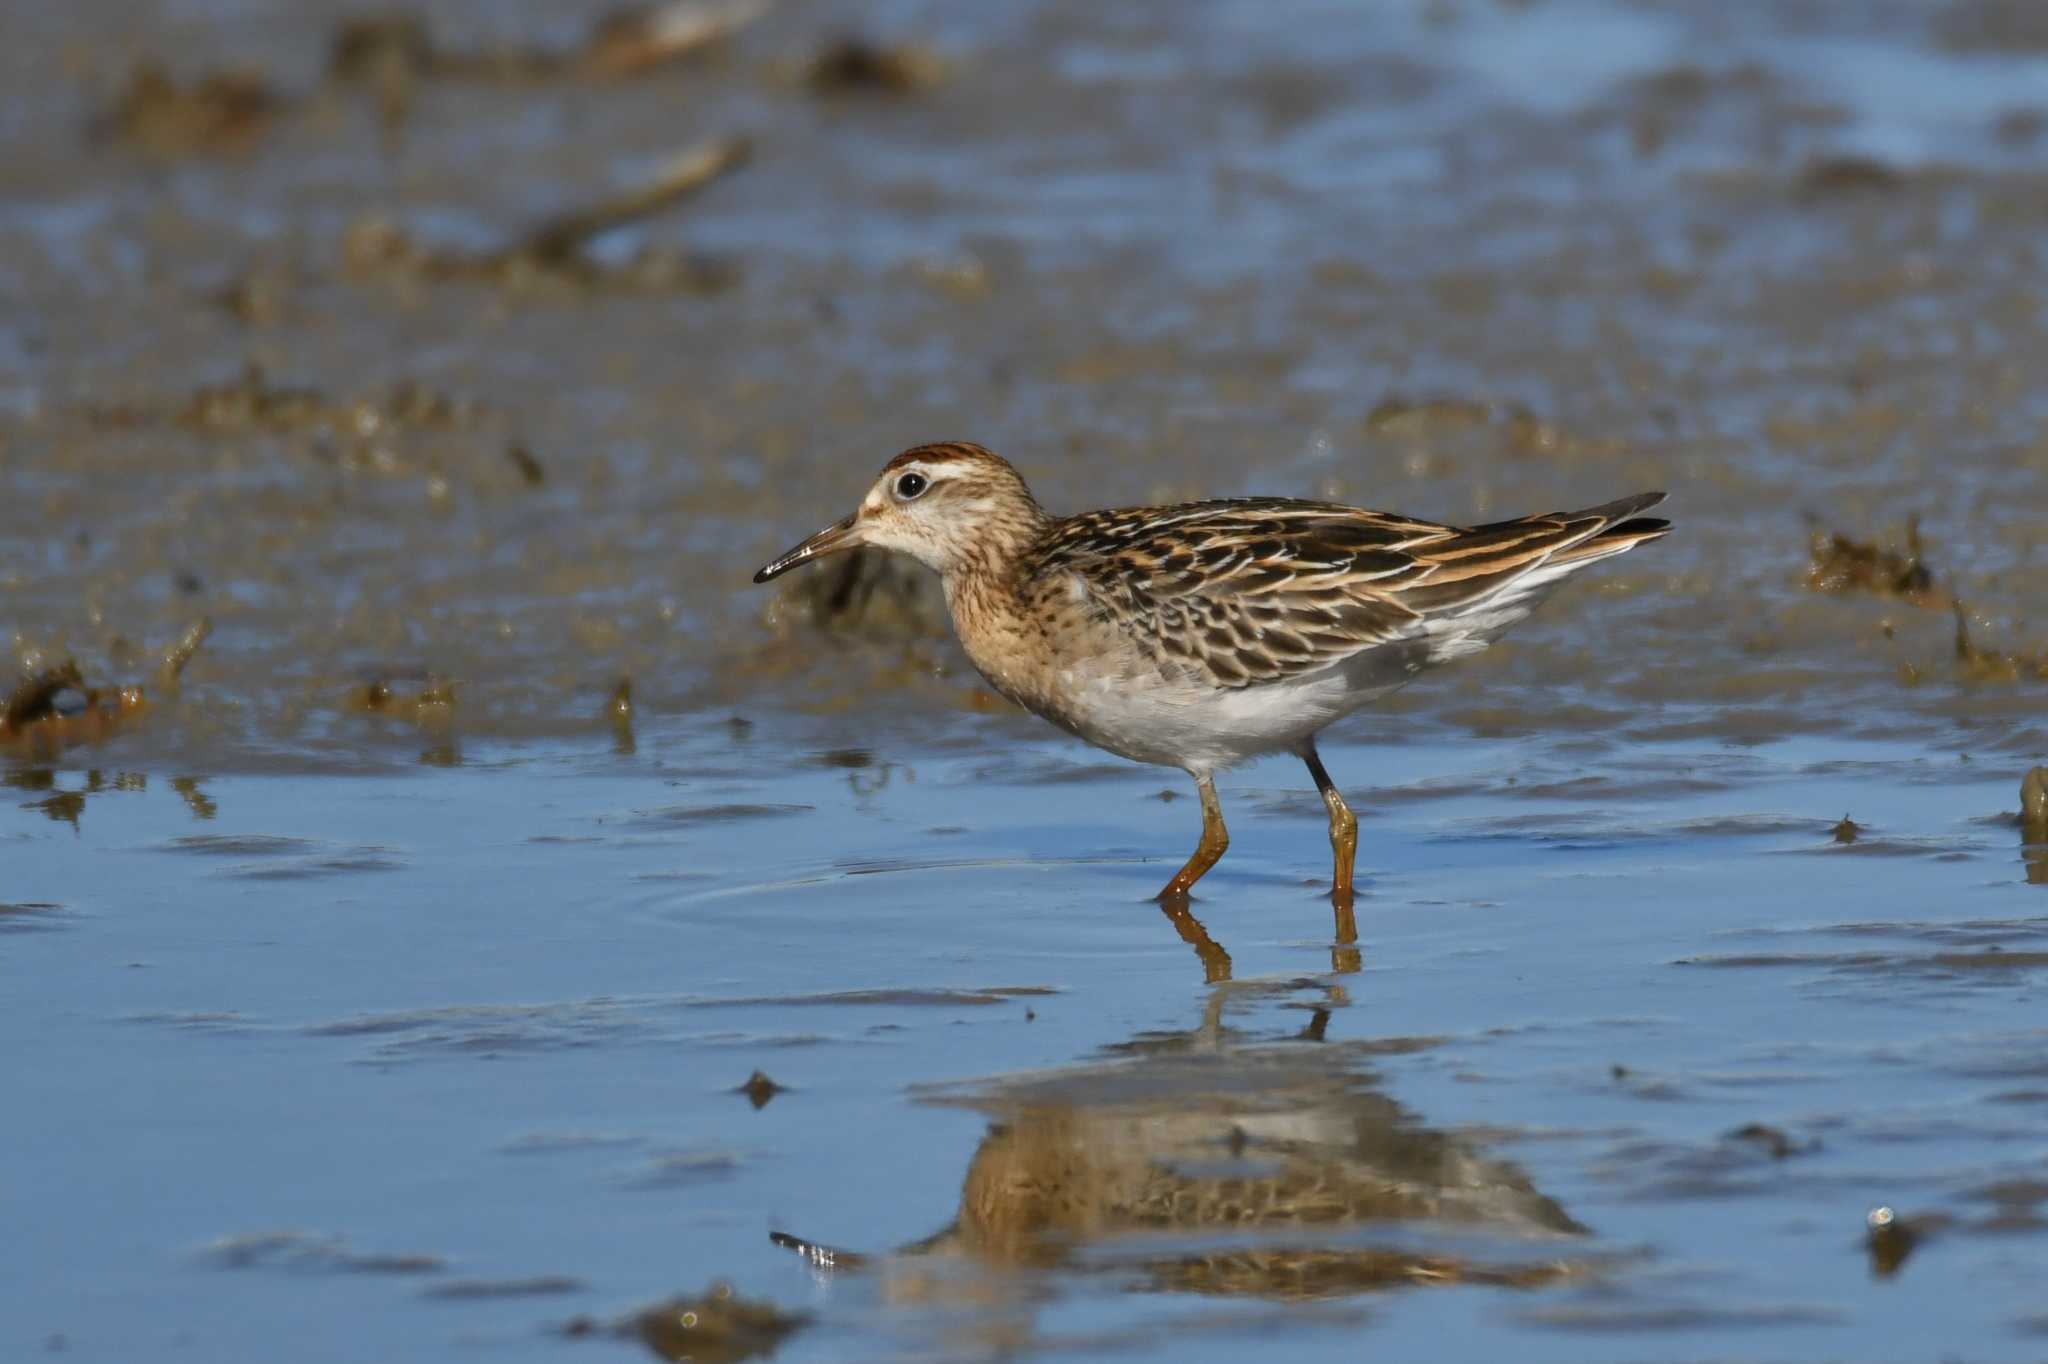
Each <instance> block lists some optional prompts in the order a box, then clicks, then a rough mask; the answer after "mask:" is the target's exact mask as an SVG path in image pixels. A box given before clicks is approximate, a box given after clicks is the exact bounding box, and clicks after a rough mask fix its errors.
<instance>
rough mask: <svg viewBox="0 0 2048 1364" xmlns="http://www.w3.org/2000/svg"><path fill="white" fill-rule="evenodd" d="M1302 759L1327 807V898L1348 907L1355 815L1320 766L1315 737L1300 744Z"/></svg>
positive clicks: (1354, 853)
mask: <svg viewBox="0 0 2048 1364" xmlns="http://www.w3.org/2000/svg"><path fill="white" fill-rule="evenodd" d="M1301 758H1302V761H1303V762H1305V763H1307V764H1308V774H1309V775H1310V776H1311V777H1314V778H1315V781H1316V790H1318V791H1320V792H1322V793H1323V804H1324V805H1327V806H1328V807H1329V809H1330V853H1331V857H1332V862H1333V866H1332V869H1331V872H1330V898H1331V899H1332V900H1334V901H1338V902H1340V903H1341V906H1342V908H1344V909H1349V908H1350V907H1351V873H1352V867H1353V864H1355V863H1356V862H1357V860H1358V818H1357V816H1355V815H1353V814H1352V813H1351V807H1350V806H1348V805H1346V804H1345V803H1344V796H1343V793H1342V792H1340V791H1338V789H1337V783H1335V782H1333V781H1331V780H1330V774H1329V772H1328V771H1327V770H1326V769H1325V768H1324V767H1323V760H1322V757H1321V755H1320V754H1318V753H1317V752H1316V741H1315V740H1314V739H1310V740H1309V741H1308V742H1306V743H1304V744H1303V745H1302V746H1301Z"/></svg>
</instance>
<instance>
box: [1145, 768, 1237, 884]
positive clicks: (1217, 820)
mask: <svg viewBox="0 0 2048 1364" xmlns="http://www.w3.org/2000/svg"><path fill="white" fill-rule="evenodd" d="M1195 790H1196V791H1197V792H1198V793H1199V794H1200V795H1201V797H1202V841H1201V842H1200V843H1197V844H1196V845H1195V855H1194V856H1193V857H1190V858H1189V859H1188V863H1187V865H1186V866H1184V867H1182V868H1181V869H1180V870H1179V871H1177V872H1175V873H1174V874H1173V879H1172V880H1171V881H1168V882H1167V883H1166V888H1165V889H1164V890H1162V891H1160V892H1159V898H1160V899H1161V900H1182V899H1186V898H1187V893H1188V891H1189V890H1191V889H1192V888H1193V887H1194V884H1195V882H1197V881H1199V880H1201V879H1202V876H1203V874H1204V873H1205V872H1207V871H1208V870H1209V868H1211V867H1213V866H1215V865H1216V859H1217V858H1219V857H1221V856H1223V850H1224V849H1225V848H1228V847H1229V846H1230V832H1229V830H1227V829H1225V828H1224V827H1223V806H1222V805H1221V804H1219V803H1218V802H1217V800H1216V783H1215V781H1214V780H1212V779H1211V778H1209V777H1207V776H1200V777H1196V778H1195Z"/></svg>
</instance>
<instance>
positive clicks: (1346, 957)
mask: <svg viewBox="0 0 2048 1364" xmlns="http://www.w3.org/2000/svg"><path fill="white" fill-rule="evenodd" d="M1330 905H1331V908H1332V910H1333V911H1334V912H1335V914H1334V923H1333V931H1332V935H1331V941H1330V970H1331V971H1333V972H1335V973H1336V974H1338V975H1350V974H1353V973H1355V972H1357V971H1358V970H1360V969H1361V968H1362V967H1363V966H1364V962H1365V958H1364V954H1363V953H1362V952H1360V950H1359V947H1358V918H1357V916H1356V915H1355V914H1354V913H1353V912H1352V905H1351V895H1350V893H1349V892H1339V893H1337V894H1333V895H1332V896H1331V897H1330ZM1159 908H1160V911H1161V912H1162V913H1164V914H1165V915H1166V921H1167V922H1168V923H1170V924H1172V925H1173V931H1174V932H1176V933H1178V934H1179V935H1180V940H1181V941H1182V942H1184V943H1186V944H1187V945H1188V946H1189V947H1192V948H1194V949H1195V955H1196V956H1197V957H1199V958H1200V959H1201V962H1202V981H1203V983H1204V984H1207V985H1221V984H1223V983H1224V982H1226V981H1228V980H1229V979H1230V953H1229V952H1228V951H1226V950H1225V949H1224V947H1223V945H1222V944H1221V943H1219V942H1217V941H1216V940H1215V939H1214V938H1212V937H1210V936H1209V930H1208V929H1206V928H1204V927H1203V926H1202V921H1201V920H1200V919H1197V918H1196V917H1195V916H1194V914H1193V913H1192V912H1191V911H1190V910H1189V908H1188V897H1187V896H1185V895H1176V896H1161V897H1160V900H1159Z"/></svg>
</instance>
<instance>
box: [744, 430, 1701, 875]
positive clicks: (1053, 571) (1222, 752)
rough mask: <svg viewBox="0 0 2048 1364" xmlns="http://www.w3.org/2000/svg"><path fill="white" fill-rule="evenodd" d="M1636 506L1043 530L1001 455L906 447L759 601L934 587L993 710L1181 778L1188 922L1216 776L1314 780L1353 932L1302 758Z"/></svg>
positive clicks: (1649, 497)
mask: <svg viewBox="0 0 2048 1364" xmlns="http://www.w3.org/2000/svg"><path fill="white" fill-rule="evenodd" d="M1664 497H1665V495H1664V494H1663V493H1661V492H1646V493H1638V494H1636V495H1634V496H1632V497H1623V498H1619V499H1617V500H1615V501H1613V502H1607V503H1603V504H1602V505H1600V506H1597V507H1588V508H1585V509H1584V510H1582V511H1570V512H1547V513H1543V514H1540V515H1535V516H1523V517H1517V518H1515V519H1514V520H1510V521H1496V522H1492V523H1490V524H1487V525H1480V526H1471V527H1462V526H1454V525H1445V524H1442V523H1439V522H1435V521H1426V520H1420V519H1417V518H1414V517H1408V516H1401V515H1396V514H1394V513H1390V512H1379V511H1368V510H1366V509H1364V508H1362V507H1351V506H1345V505H1342V504H1340V503H1334V502H1316V501H1306V500H1302V499H1299V498H1290V497H1227V498H1217V499H1212V500H1208V501H1200V502H1185V503H1179V504H1174V505H1167V506H1152V507H1128V508H1118V509H1112V510H1106V511H1090V512H1081V513H1078V514H1076V515H1072V516H1055V515H1053V514H1051V513H1049V512H1047V511H1046V510H1045V509H1044V508H1043V507H1041V506H1040V505H1039V503H1038V499H1037V498H1035V497H1034V496H1032V493H1031V490H1030V488H1029V487H1028V486H1027V485H1026V484H1025V482H1024V479H1023V477H1022V475H1020V474H1019V473H1018V472H1017V471H1016V469H1015V468H1013V467H1012V466H1011V465H1010V463H1009V461H1007V460H1005V459H1004V458H1002V456H1000V455H998V454H996V453H995V452H994V451H992V450H989V449H986V448H984V447H983V446H980V445H975V444H972V443H970V442H967V441H941V442H937V443H933V444H926V445H917V446H913V447H911V448H910V449H907V450H905V451H903V452H902V453H901V454H899V455H896V456H895V457H894V458H892V459H890V460H889V461H888V463H886V464H885V465H883V467H882V472H881V474H880V475H879V476H878V477H877V478H876V479H875V481H874V484H873V485H872V486H871V487H870V488H869V489H868V491H867V494H866V496H864V497H863V498H862V499H861V501H860V505H859V506H858V507H857V508H856V509H855V510H854V512H853V514H852V515H850V516H847V517H845V518H844V519H842V520H839V521H835V522H834V523H832V524H831V525H829V526H826V527H825V528H824V529H823V530H820V531H818V532H817V533H816V534H815V535H812V536H810V537H809V538H808V539H805V540H803V541H802V542H800V543H798V544H797V545H795V546H793V547H792V548H791V549H790V550H789V551H788V552H786V553H784V554H782V555H780V556H778V557H777V558H775V559H773V560H771V561H770V562H769V563H767V564H766V565H764V566H763V567H762V568H761V569H760V571H759V572H757V573H755V575H754V581H755V582H756V583H765V582H768V581H770V580H771V579H773V578H776V577H779V576H780V575H782V574H784V573H787V572H789V571H790V570H791V569H794V568H798V567H801V566H802V565H804V564H808V563H810V562H812V561H813V560H816V559H820V558H823V557H824V556H826V555H828V554H835V553H839V552H841V551H844V550H850V549H853V548H856V547H858V546H862V545H869V546H874V547H876V548H879V549H884V550H893V551H896V552H898V553H902V554H907V555H909V556H910V557H911V558H913V559H915V560H917V561H918V562H920V563H922V564H924V565H925V566H926V567H927V568H930V569H932V570H934V571H936V572H937V573H938V575H939V578H940V582H941V584H942V586H943V588H944V593H945V598H946V605H947V609H948V611H949V613H950V614H951V616H952V621H953V630H954V633H955V634H956V635H957V636H958V637H959V640H960V644H961V646H962V647H963V648H964V649H965V651H966V653H967V657H968V659H969V661H971V662H972V663H973V664H974V666H975V668H976V669H977V670H978V671H979V672H980V673H981V675H982V676H983V677H984V678H986V679H987V680H988V683H989V685H990V686H991V687H993V688H994V689H995V690H996V691H997V692H999V693H1001V694H1002V695H1003V696H1004V697H1006V698H1008V699H1009V700H1010V701H1012V702H1014V703H1015V704H1017V705H1019V706H1021V707H1023V708H1024V709H1025V710H1028V711H1031V712H1032V713H1034V714H1036V715H1039V716H1042V717H1043V718H1045V719H1046V720H1049V721H1051V722H1052V723H1053V724H1054V725H1056V726H1058V727H1059V728H1060V729H1063V730H1065V731H1067V732H1068V733H1070V734H1074V735H1077V736H1079V737H1080V738H1082V739H1085V740H1087V741H1088V742H1089V743H1091V744H1094V745H1095V746H1096V747H1098V748H1102V749H1106V750H1108V751H1109V752H1111V753H1114V754H1117V755H1118V756H1120V757H1124V758H1129V759H1131V760H1133V761H1136V762H1141V763H1153V764H1157V765H1160V766H1165V767H1178V768H1180V769H1182V770H1183V771H1185V772H1186V773H1187V774H1188V775H1189V776H1190V777H1192V778H1193V779H1194V783H1195V791H1196V794H1197V795H1198V796H1199V797H1200V799H1201V807H1202V833H1201V838H1200V841H1199V842H1198V843H1197V844H1196V847H1195V851H1194V853H1193V854H1192V855H1191V856H1190V857H1189V858H1188V860H1187V862H1186V863H1185V864H1184V865H1183V866H1182V867H1181V869H1180V870H1179V871H1177V872H1175V873H1174V875H1173V877H1172V879H1170V880H1169V881H1168V882H1167V883H1166V885H1165V886H1164V887H1163V888H1162V889H1161V890H1160V892H1159V896H1158V898H1159V900H1160V901H1161V903H1162V904H1165V905H1168V906H1173V905H1175V904H1180V905H1184V904H1185V903H1186V902H1187V899H1188V896H1189V892H1190V891H1191V890H1192V889H1193V887H1194V885H1195V883H1196V882H1197V881H1199V880H1201V879H1202V877H1203V876H1204V875H1206V874H1207V873H1208V871H1209V869H1210V868H1211V867H1213V866H1215V865H1216V862H1217V861H1218V859H1220V858H1221V857H1222V856H1223V853H1224V850H1225V849H1226V848H1228V847H1229V843H1230V835H1229V831H1228V829H1227V828H1226V826H1225V824H1224V820H1223V808H1222V804H1221V802H1220V801H1219V800H1218V798H1217V795H1216V775H1217V774H1218V773H1219V772H1222V771H1225V770H1227V769H1229V768H1230V767H1232V766H1235V765H1236V764H1238V763H1242V762H1245V761H1248V760H1249V759H1252V758H1255V757H1259V756H1261V755H1264V754H1269V753H1280V752H1289V753H1293V754H1295V755H1296V756H1298V757H1300V758H1301V760H1302V761H1303V762H1304V763H1306V764H1307V766H1308V772H1309V776H1310V778H1311V779H1312V780H1313V781H1314V782H1315V785H1316V789H1317V791H1318V792H1320V793H1321V795H1322V798H1323V803H1324V805H1325V807H1326V808H1327V810H1328V813H1329V821H1330V849H1331V860H1332V871H1331V888H1330V889H1331V896H1332V899H1333V901H1335V902H1336V903H1337V905H1338V907H1339V909H1340V911H1341V912H1343V913H1346V914H1348V912H1349V908H1350V904H1351V901H1352V897H1353V895H1354V894H1355V889H1356V883H1355V864H1356V860H1357V850H1358V821H1357V819H1356V818H1355V817H1354V816H1353V814H1352V812H1351V808H1350V807H1349V806H1348V805H1347V804H1346V803H1345V801H1344V796H1343V794H1342V792H1340V791H1339V790H1338V788H1337V785H1336V783H1335V782H1334V781H1332V780H1331V778H1330V774H1329V771H1328V770H1327V769H1326V768H1325V767H1324V766H1323V760H1322V757H1321V755H1320V754H1319V753H1318V752H1317V750H1316V736H1317V735H1318V734H1319V733H1321V732H1322V730H1323V729H1324V728H1325V727H1326V726H1328V725H1329V724H1330V723H1332V722H1333V721H1335V720H1338V719H1340V718H1342V717H1343V716H1345V715H1347V714H1349V713H1351V712H1352V711H1354V710H1357V709H1358V708H1359V707H1361V706H1363V705H1365V704H1366V703H1368V702H1370V701H1372V700H1374V699H1375V698H1377V697H1380V696H1384V695H1386V694H1387V693H1388V692H1391V691H1393V690H1395V689H1396V688H1398V687H1402V686H1405V685H1406V684H1407V683H1408V682H1410V681H1412V680H1414V679H1415V678H1416V677H1417V676H1418V675H1420V674H1422V673H1423V672H1426V671H1428V670H1429V669H1431V668H1434V667H1436V666H1438V665H1439V664H1443V663H1449V662H1451V661H1453V660H1456V659H1459V658H1463V657H1466V656H1468V655H1471V654H1476V653H1478V652H1479V651H1481V650H1482V649H1484V648H1486V647H1487V646H1488V645H1489V644H1491V643H1493V641H1494V640H1496V639H1498V638H1499V637H1500V636H1501V634H1502V633H1504V632H1505V631H1506V630H1507V629H1508V628H1509V627H1511V626H1513V625H1515V624H1516V623H1517V622H1519V621H1521V620H1523V619H1524V618H1525V617H1527V616H1528V615H1529V613H1530V612H1531V611H1533V610H1535V608H1536V607H1537V606H1538V605H1539V604H1540V603H1541V602H1542V600H1543V599H1544V598H1545V597H1546V596H1548V595H1549V593H1550V592H1551V590H1552V589H1553V588H1555V587H1556V586H1557V585H1558V583H1560V582H1562V581H1563V580H1564V579H1565V578H1567V577H1569V576H1571V575H1572V574H1574V573H1577V572H1578V571H1579V570H1580V569H1582V568H1586V567H1588V566H1590V565H1592V564H1595V563H1598V562H1599V561H1600V560H1602V559H1608V558H1612V557H1613V556H1614V555H1617V554H1621V553H1625V552H1626V551H1628V550H1631V549H1634V548H1635V547H1636V546H1637V545H1640V544H1643V543H1645V542H1647V541H1651V540H1655V539H1658V538H1659V537H1661V536H1663V535H1664V534H1666V533H1667V532H1668V531H1669V530H1670V528H1671V527H1670V522H1668V521H1664V520H1661V519H1658V518H1654V517H1646V516H1643V515H1642V514H1641V513H1643V512H1645V511H1647V510H1649V509H1650V508H1652V507H1654V506H1656V505H1657V504H1658V503H1660V502H1662V501H1663V500H1664Z"/></svg>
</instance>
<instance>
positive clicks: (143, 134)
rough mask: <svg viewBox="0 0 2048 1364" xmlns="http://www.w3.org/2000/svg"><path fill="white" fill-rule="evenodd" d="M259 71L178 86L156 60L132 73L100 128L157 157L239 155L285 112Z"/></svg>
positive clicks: (220, 73)
mask: <svg viewBox="0 0 2048 1364" xmlns="http://www.w3.org/2000/svg"><path fill="white" fill-rule="evenodd" d="M287 103H288V102H287V101H286V100H285V99H284V97H283V96H281V95H279V94H278V93H277V92H276V91H275V90H273V89H271V87H270V83H269V82H268V81H266V80H265V79H264V77H263V75H262V74H261V73H260V72H255V71H215V72H210V73H208V74H207V75H204V76H201V77H200V78H199V79H198V80H196V81H194V82H193V83H192V84H190V85H180V84H178V82H177V81H176V80H175V79H173V78H172V76H171V74H170V73H169V72H168V71H166V70H165V69H164V68H163V66H162V65H160V64H159V63H157V62H154V61H145V62H142V63H140V64H138V65H137V66H136V67H135V69H134V70H133V71H132V72H130V73H129V76H128V84H127V87H126V88H125V89H124V90H123V91H122V93H121V98H120V101H119V102H118V103H117V104H116V105H115V106H114V109H113V111H112V112H111V113H109V114H108V115H107V116H106V117H105V118H104V119H102V120H101V121H100V123H99V125H98V127H97V129H96V131H97V132H98V134H99V135H100V136H102V137H108V138H115V139H118V140H120V141H123V142H129V143H133V144H134V145H135V146H137V147H140V148H142V149H143V150H144V151H147V152H151V153H153V154H155V155H158V156H193V155H240V154H242V153H245V152H247V151H249V150H250V149H251V148H253V147H254V146H255V145H256V143H257V142H258V141H259V140H260V139H261V138H262V137H263V135H264V134H265V133H266V132H268V131H269V130H270V127H271V125H272V124H273V123H274V122H276V120H277V117H278V115H279V114H281V113H282V112H283V111H284V110H285V109H286V107H287Z"/></svg>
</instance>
